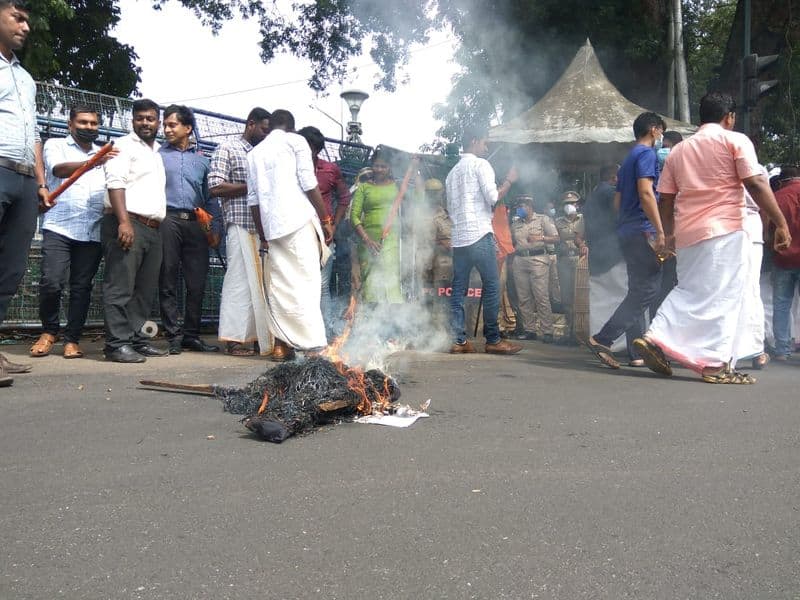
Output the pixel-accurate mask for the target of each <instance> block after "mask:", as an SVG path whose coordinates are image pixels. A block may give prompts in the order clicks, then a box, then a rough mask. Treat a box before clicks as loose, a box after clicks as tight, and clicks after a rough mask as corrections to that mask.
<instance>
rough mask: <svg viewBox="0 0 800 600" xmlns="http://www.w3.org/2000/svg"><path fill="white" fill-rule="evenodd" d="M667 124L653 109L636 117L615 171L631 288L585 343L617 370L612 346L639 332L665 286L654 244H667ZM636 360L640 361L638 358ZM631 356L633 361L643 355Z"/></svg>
mask: <svg viewBox="0 0 800 600" xmlns="http://www.w3.org/2000/svg"><path fill="white" fill-rule="evenodd" d="M665 128H666V124H665V123H664V119H662V118H661V117H660V116H659V115H657V114H656V113H652V112H645V113H642V114H640V115H639V116H638V117H636V120H635V121H634V122H633V134H634V137H635V138H636V145H635V146H634V147H633V149H632V150H631V151H630V153H629V154H628V156H627V158H626V159H625V162H623V163H622V167H620V170H619V173H618V176H617V191H616V194H615V195H614V204H615V205H616V206H618V207H619V209H618V210H619V212H618V216H617V235H618V236H619V242H620V249H621V250H622V255H623V257H624V258H625V264H626V267H627V271H628V293H627V294H626V296H625V298H624V299H623V300H622V303H621V304H620V305H619V307H617V310H616V311H615V312H614V314H613V315H611V318H610V319H609V320H608V321H607V322H606V324H605V325H603V327H602V328H601V329H600V331H599V332H598V333H596V334H594V336H591V337H590V338H589V339H588V340H587V342H586V345H587V346H588V347H589V349H590V350H591V351H592V352H593V353H594V354H595V356H597V358H598V359H599V360H600V362H602V363H603V364H604V365H606V366H608V367H611V368H612V369H618V368H619V363H618V362H617V361H616V359H615V358H614V355H613V354H612V353H611V350H610V347H611V344H613V343H614V340H616V339H617V338H618V337H619V336H620V335H622V334H623V333H625V334H626V335H627V336H628V339H630V340H633V339H635V338H637V337H641V334H642V333H643V331H644V311H645V309H646V308H647V307H648V306H649V305H650V304H651V303H652V302H653V300H655V298H656V296H657V295H658V292H659V289H660V288H661V261H660V260H659V257H658V256H657V255H656V252H655V251H654V250H653V248H654V247H655V248H663V247H664V228H663V226H662V225H661V218H660V216H659V214H658V202H657V200H656V195H655V189H656V184H657V183H658V157H657V155H656V151H655V149H654V147H655V146H657V145H660V140H661V138H662V136H663V134H664V129H665ZM634 360H635V361H636V362H634ZM634 360H632V361H631V365H632V366H644V362H643V361H642V362H641V365H640V364H639V361H641V359H638V358H636V359H634Z"/></svg>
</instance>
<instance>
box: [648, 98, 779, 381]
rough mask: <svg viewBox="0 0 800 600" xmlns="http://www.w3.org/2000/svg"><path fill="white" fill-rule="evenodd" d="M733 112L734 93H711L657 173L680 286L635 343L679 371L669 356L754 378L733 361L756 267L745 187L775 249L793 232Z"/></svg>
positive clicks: (727, 377) (696, 367)
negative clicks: (689, 132) (696, 123)
mask: <svg viewBox="0 0 800 600" xmlns="http://www.w3.org/2000/svg"><path fill="white" fill-rule="evenodd" d="M735 110H736V105H735V103H734V101H733V99H732V98H731V96H729V95H727V94H722V93H719V92H712V93H709V94H706V96H704V97H703V99H702V100H701V101H700V122H701V127H700V129H699V130H698V132H697V133H696V134H695V135H694V136H692V137H691V138H690V139H688V140H685V141H684V142H682V143H680V144H678V145H677V146H675V148H673V149H672V152H670V154H669V156H668V157H667V161H666V164H665V165H664V171H663V173H662V174H661V179H660V180H659V184H658V191H659V193H660V196H661V202H660V206H659V209H660V212H661V219H662V222H663V224H664V230H665V233H666V234H667V236H671V235H672V234H673V233H674V236H675V248H676V250H677V261H678V285H677V286H676V287H675V288H674V289H673V290H672V291H671V292H670V293H669V295H668V296H667V297H666V299H665V300H664V302H663V304H662V305H661V308H659V310H658V312H657V313H656V316H655V318H654V319H653V321H652V323H651V325H650V329H649V330H648V331H647V333H645V335H644V338H639V339H637V340H636V341H635V342H634V345H635V347H636V349H637V350H638V351H639V354H640V355H641V357H642V358H643V359H644V360H645V362H646V364H647V366H648V367H649V368H650V369H651V370H653V371H655V372H657V373H661V374H664V375H671V374H672V369H671V367H670V366H669V362H668V360H667V359H668V358H669V359H673V360H675V361H677V362H679V363H681V364H683V365H685V366H686V367H688V368H690V369H692V370H693V371H696V372H697V373H699V374H700V375H701V376H702V378H703V381H706V382H708V383H754V381H755V380H754V379H753V378H752V377H750V376H749V375H745V374H742V373H737V372H735V371H733V370H732V369H731V368H730V362H731V360H732V359H733V358H734V355H735V353H736V348H737V342H738V336H739V335H740V334H739V327H740V323H741V320H742V317H743V315H742V311H743V310H744V309H745V308H744V307H746V306H747V303H746V299H745V297H746V294H747V291H748V285H747V283H748V281H749V279H750V272H749V271H750V267H751V265H752V261H751V260H750V255H751V253H752V243H753V242H752V240H751V239H750V236H749V234H748V232H747V230H746V228H745V218H746V208H745V194H744V191H745V188H746V189H747V191H748V192H749V193H750V195H751V196H752V198H753V200H754V201H755V203H756V204H757V205H758V206H759V208H760V209H761V210H762V211H763V212H764V214H765V215H766V216H767V217H768V218H769V219H770V220H772V222H773V223H775V225H776V231H775V248H776V249H782V248H786V247H788V245H789V243H790V241H791V236H790V234H789V229H788V226H787V224H786V220H785V219H784V217H783V214H782V213H781V211H780V210H779V208H778V206H777V204H776V202H775V197H774V196H773V195H772V191H771V190H770V187H769V182H768V181H767V179H766V177H764V176H763V175H762V174H761V168H760V167H759V164H758V159H757V158H756V153H755V149H754V148H753V144H752V143H751V142H750V140H749V139H748V138H747V136H745V135H743V134H741V133H736V132H734V131H733V126H734V123H735V121H736V114H735ZM657 250H659V251H663V250H664V249H663V248H661V249H657Z"/></svg>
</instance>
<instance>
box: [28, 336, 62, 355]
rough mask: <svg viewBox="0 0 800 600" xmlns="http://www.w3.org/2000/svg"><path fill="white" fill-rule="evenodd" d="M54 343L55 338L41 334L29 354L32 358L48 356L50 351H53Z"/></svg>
mask: <svg viewBox="0 0 800 600" xmlns="http://www.w3.org/2000/svg"><path fill="white" fill-rule="evenodd" d="M55 342H56V336H54V335H52V334H50V333H43V334H42V335H40V336H39V339H38V340H36V343H35V344H34V345H33V346H31V351H30V354H31V356H33V357H39V356H47V355H48V354H50V350H52V349H53V344H55Z"/></svg>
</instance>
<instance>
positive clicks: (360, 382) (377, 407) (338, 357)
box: [320, 294, 392, 415]
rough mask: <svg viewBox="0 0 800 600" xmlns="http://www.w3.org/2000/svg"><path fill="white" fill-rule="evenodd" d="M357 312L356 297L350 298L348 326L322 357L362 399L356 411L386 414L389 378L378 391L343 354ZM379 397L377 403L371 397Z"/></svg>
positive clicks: (346, 314)
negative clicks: (351, 365)
mask: <svg viewBox="0 0 800 600" xmlns="http://www.w3.org/2000/svg"><path fill="white" fill-rule="evenodd" d="M355 312H356V296H355V294H353V295H352V296H350V304H349V305H348V307H347V310H346V311H345V313H344V315H342V318H343V319H344V320H345V322H346V324H345V327H344V330H343V331H342V333H341V334H340V335H339V337H337V338H336V339H335V340H333V342H331V343H330V344H329V345H328V347H327V348H325V350H323V351H322V352H321V353H320V355H321V356H322V357H324V358H327V359H328V360H330V361H331V362H332V363H333V365H334V366H335V367H336V370H337V371H338V372H339V374H340V375H342V376H344V377H345V379H347V387H348V388H349V389H350V390H351V391H352V392H355V394H356V395H357V396H358V397H359V398H360V401H359V403H358V406H356V410H357V411H358V412H359V414H362V415H371V414H373V413H382V412H384V411H385V410H386V409H387V408H388V407H389V405H390V404H391V398H392V393H391V390H390V386H389V382H390V379H389V377H386V378H384V381H383V389H381V390H378V389H375V387H374V386H373V385H372V383H371V382H370V381H369V380H368V379H367V378H366V374H365V373H364V369H362V368H361V367H358V366H354V367H350V366H348V365H347V364H346V361H347V360H348V356H347V355H346V354H344V353H342V347H343V346H344V345H345V343H346V342H347V339H348V338H349V337H350V333H351V332H352V330H353V321H354V317H355ZM371 395H372V396H373V397H377V402H374V401H373V400H370V396H371Z"/></svg>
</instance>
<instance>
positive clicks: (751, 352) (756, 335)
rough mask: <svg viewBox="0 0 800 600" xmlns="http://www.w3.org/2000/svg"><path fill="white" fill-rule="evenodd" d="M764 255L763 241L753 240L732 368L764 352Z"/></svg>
mask: <svg viewBox="0 0 800 600" xmlns="http://www.w3.org/2000/svg"><path fill="white" fill-rule="evenodd" d="M759 224H760V219H759ZM763 255H764V244H763V242H754V241H752V240H751V241H750V252H749V254H748V264H747V281H746V282H745V291H744V296H743V298H742V310H741V314H740V318H739V326H738V327H737V332H736V340H735V342H734V348H733V356H734V361H733V363H732V364H731V368H733V367H735V366H736V364H735V363H736V360H741V359H745V358H754V357H756V356H758V355H760V354H762V353H763V352H764V303H763V302H762V300H761V258H762V257H763Z"/></svg>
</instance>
